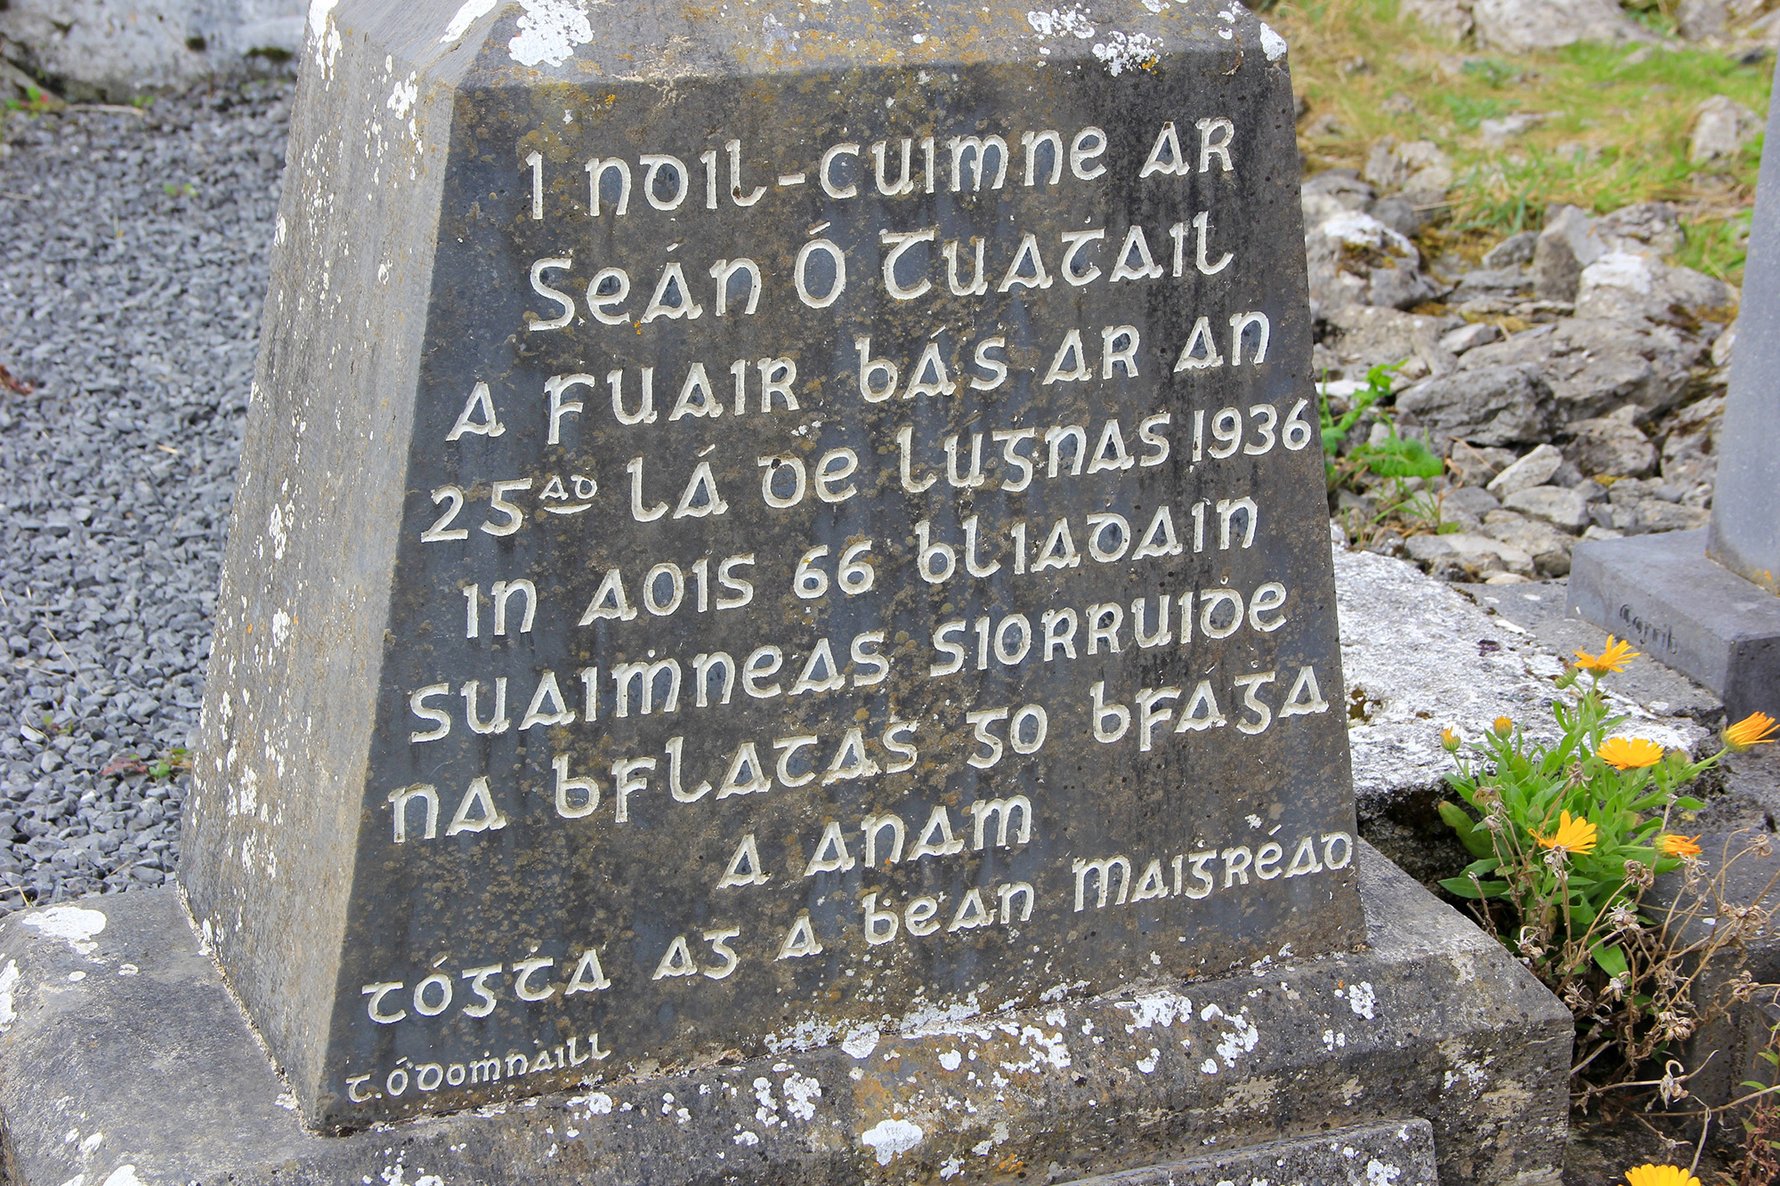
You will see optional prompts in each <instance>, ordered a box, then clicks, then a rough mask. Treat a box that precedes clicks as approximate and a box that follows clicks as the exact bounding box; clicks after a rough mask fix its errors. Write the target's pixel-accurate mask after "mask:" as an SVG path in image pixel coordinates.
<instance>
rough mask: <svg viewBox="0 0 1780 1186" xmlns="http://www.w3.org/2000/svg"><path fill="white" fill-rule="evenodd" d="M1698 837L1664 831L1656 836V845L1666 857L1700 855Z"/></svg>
mask: <svg viewBox="0 0 1780 1186" xmlns="http://www.w3.org/2000/svg"><path fill="white" fill-rule="evenodd" d="M1699 839H1700V838H1699V837H1698V836H1681V835H1678V834H1676V833H1674V832H1664V833H1663V834H1662V835H1661V836H1658V837H1657V838H1656V847H1657V851H1658V852H1660V853H1662V854H1663V855H1664V856H1666V857H1697V856H1699V855H1700V845H1699Z"/></svg>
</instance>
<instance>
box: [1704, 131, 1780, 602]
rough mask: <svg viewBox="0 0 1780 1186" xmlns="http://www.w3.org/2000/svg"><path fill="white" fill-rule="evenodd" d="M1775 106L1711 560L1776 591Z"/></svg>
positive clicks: (1721, 459) (1779, 148)
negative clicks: (1773, 443)
mask: <svg viewBox="0 0 1780 1186" xmlns="http://www.w3.org/2000/svg"><path fill="white" fill-rule="evenodd" d="M1777 121H1780V104H1771V105H1770V107H1769V111H1768V135H1767V140H1766V147H1764V148H1763V150H1762V160H1761V176H1760V179H1759V180H1758V182H1757V184H1756V189H1755V216H1754V219H1753V220H1752V222H1751V224H1750V232H1749V260H1748V263H1747V265H1746V266H1745V269H1744V273H1743V275H1744V286H1745V290H1746V292H1747V296H1748V299H1747V300H1745V301H1744V302H1743V308H1742V313H1741V316H1739V318H1738V320H1737V330H1738V332H1737V342H1736V351H1735V353H1734V355H1733V356H1732V360H1731V376H1730V391H1729V394H1728V397H1727V399H1726V402H1725V408H1724V429H1723V432H1722V434H1721V435H1720V437H1719V451H1718V470H1717V475H1716V477H1715V479H1714V480H1715V482H1716V484H1717V485H1716V494H1715V496H1714V499H1713V504H1712V534H1711V542H1710V544H1709V545H1708V547H1707V551H1708V552H1710V553H1711V555H1712V557H1713V559H1715V560H1716V561H1718V563H1720V564H1722V565H1724V566H1725V567H1726V568H1728V569H1730V570H1731V571H1732V572H1734V573H1737V574H1738V575H1739V576H1741V577H1742V578H1743V579H1744V580H1747V581H1753V582H1755V583H1756V584H1758V585H1760V586H1761V587H1763V588H1765V589H1767V590H1768V591H1769V592H1773V593H1780V487H1777V486H1776V484H1775V481H1774V469H1773V450H1772V449H1771V448H1769V447H1768V446H1769V445H1771V443H1772V441H1773V439H1774V426H1775V425H1776V424H1780V381H1777V380H1776V375H1780V366H1777V364H1780V340H1777V339H1780V333H1777V332H1776V331H1780V308H1777V307H1776V306H1777V305H1780V134H1777V133H1776V129H1777V128H1780V122H1777Z"/></svg>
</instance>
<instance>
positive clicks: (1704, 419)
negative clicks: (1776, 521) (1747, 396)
mask: <svg viewBox="0 0 1780 1186" xmlns="http://www.w3.org/2000/svg"><path fill="white" fill-rule="evenodd" d="M1724 400H1725V397H1724V396H1723V395H1722V394H1718V395H1709V396H1707V397H1706V398H1705V399H1702V400H1699V401H1698V402H1696V403H1692V404H1689V405H1688V406H1687V407H1685V408H1682V409H1681V410H1680V411H1679V412H1677V413H1675V415H1674V416H1673V417H1671V418H1670V420H1669V425H1668V428H1669V432H1668V435H1667V436H1665V437H1664V438H1663V455H1662V478H1663V481H1664V482H1666V483H1668V484H1669V485H1672V486H1675V487H1676V488H1678V489H1680V490H1681V491H1682V492H1683V494H1682V497H1683V499H1684V500H1685V501H1688V502H1692V503H1695V504H1696V505H1699V504H1700V503H1701V502H1702V500H1703V499H1704V498H1705V497H1706V496H1708V495H1710V493H1711V490H1712V479H1713V475H1714V474H1715V473H1716V472H1717V470H1718V434H1719V427H1720V425H1722V424H1723V422H1724Z"/></svg>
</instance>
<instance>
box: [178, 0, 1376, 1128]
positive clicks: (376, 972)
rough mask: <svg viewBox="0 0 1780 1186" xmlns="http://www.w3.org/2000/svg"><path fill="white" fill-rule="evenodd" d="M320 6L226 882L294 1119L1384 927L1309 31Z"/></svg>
mask: <svg viewBox="0 0 1780 1186" xmlns="http://www.w3.org/2000/svg"><path fill="white" fill-rule="evenodd" d="M317 11H318V14H319V15H318V18H317V19H318V24H319V29H320V31H319V32H318V33H317V34H316V36H315V37H314V38H313V39H312V41H311V44H310V47H309V50H308V54H307V58H306V61H305V63H304V71H305V74H304V82H303V88H304V89H303V97H302V99H301V101H300V102H299V104H298V111H297V113H296V117H295V122H294V128H293V149H292V155H291V168H290V171H289V183H288V188H287V192H286V197H285V202H284V205H283V207H282V209H281V215H280V223H279V227H280V230H279V236H278V237H279V249H278V253H277V254H276V256H275V259H274V265H273V272H274V282H273V291H272V294H271V297H270V299H269V302H268V309H269V318H268V323H267V327H266V332H265V333H264V334H263V336H262V341H263V343H264V346H263V353H262V361H261V368H260V372H259V377H258V380H257V383H256V395H255V398H254V404H253V409H252V413H251V417H250V423H249V427H248V436H247V444H246V447H245V459H244V462H243V469H242V486H241V490H240V493H239V495H238V497H237V499H236V503H235V511H234V514H235V518H234V526H233V528H232V532H231V537H230V538H231V551H230V555H229V558H228V560H227V569H226V571H227V574H228V575H227V576H226V578H225V588H224V592H223V594H222V595H221V597H220V599H219V612H218V622H217V643H216V649H215V653H214V657H213V668H212V677H211V680H210V683H209V696H210V699H209V703H208V706H207V711H206V716H205V725H204V730H203V735H202V738H201V741H200V743H199V745H198V746H197V747H196V750H197V753H198V759H197V762H196V766H197V769H196V770H195V772H194V787H193V791H192V795H191V798H190V799H189V801H188V805H187V812H186V828H187V830H186V833H185V839H184V842H183V858H184V861H185V864H184V865H183V867H182V870H181V876H182V880H183V881H184V883H185V885H186V887H187V889H188V890H189V893H190V899H191V903H192V906H193V910H194V913H195V915H196V916H197V917H198V918H199V919H200V920H201V922H202V923H203V925H204V926H205V927H206V928H207V933H208V935H209V936H210V938H211V941H212V942H213V943H214V945H215V948H216V951H217V957H218V959H219V960H220V962H221V964H222V966H223V967H224V968H225V970H226V972H227V974H228V976H229V977H230V980H231V983H232V984H233V985H234V987H235V988H236V989H237V990H238V992H239V993H240V996H241V998H242V1000H243V1001H244V1003H245V1004H246V1007H247V1009H248V1011H249V1014H250V1016H251V1017H252V1018H253V1019H254V1021H255V1022H256V1024H257V1025H258V1026H259V1028H260V1030H261V1031H262V1032H263V1033H264V1035H265V1037H266V1040H267V1043H268V1045H269V1046H270V1047H271V1049H272V1051H273V1052H274V1054H275V1055H276V1057H277V1058H278V1059H279V1060H280V1062H281V1063H282V1065H283V1066H284V1068H285V1070H286V1072H287V1073H288V1075H289V1077H290V1081H291V1084H292V1089H293V1092H294V1094H295V1095H296V1097H297V1101H298V1104H299V1107H300V1108H301V1110H302V1113H303V1115H304V1117H305V1118H306V1119H307V1120H309V1121H310V1122H311V1123H313V1124H316V1125H318V1126H322V1127H328V1128H351V1127H356V1126H359V1125H363V1124H365V1123H368V1122H371V1121H374V1120H382V1119H393V1118H399V1117H402V1116H405V1115H410V1114H413V1113H416V1112H420V1111H434V1110H445V1109H453V1108H461V1107H467V1106H473V1105H480V1104H484V1103H487V1102H489V1101H491V1100H496V1099H503V1098H508V1097H512V1096H518V1095H526V1094H533V1093H536V1092H539V1091H544V1090H549V1089H555V1088H562V1087H565V1086H567V1085H570V1084H573V1083H577V1082H579V1081H581V1080H582V1079H583V1078H585V1077H586V1076H588V1075H590V1074H592V1075H598V1076H601V1077H603V1078H605V1079H608V1080H610V1079H617V1078H622V1077H624V1076H626V1075H640V1074H647V1073H650V1072H651V1071H652V1070H654V1069H657V1068H659V1067H661V1066H664V1065H668V1066H688V1065H704V1064H708V1063H710V1062H712V1061H715V1060H719V1059H725V1058H733V1057H735V1052H738V1051H739V1052H740V1054H741V1055H742V1056H744V1057H753V1056H755V1055H758V1054H760V1053H761V1052H762V1051H768V1050H772V1049H782V1048H784V1047H785V1046H787V1045H789V1044H795V1043H796V1042H798V1041H800V1040H803V1039H804V1038H806V1037H807V1036H809V1035H811V1034H813V1033H818V1032H820V1033H838V1032H844V1030H845V1029H847V1028H848V1027H856V1026H873V1025H879V1026H883V1025H889V1026H892V1027H894V1026H896V1025H900V1024H902V1023H903V1022H904V1021H908V1020H909V1019H917V1020H918V1019H921V1018H929V1017H933V1016H937V1015H951V1016H964V1015H976V1014H978V1013H983V1012H987V1011H991V1010H994V1009H997V1008H1000V1007H1003V1006H1020V1005H1029V1004H1031V1003H1032V1002H1034V1001H1035V1000H1037V999H1038V998H1039V997H1040V996H1041V995H1044V994H1051V995H1056V994H1064V995H1070V994H1078V995H1080V994H1089V993H1094V992H1101V991H1107V990H1110V989H1112V988H1115V987H1117V986H1119V985H1121V984H1124V983H1127V982H1129V981H1131V980H1134V979H1137V978H1151V977H1173V978H1175V979H1179V978H1183V977H1191V976H1199V975H1210V974H1213V973H1215V972H1218V971H1221V970H1223V969H1226V968H1229V967H1231V966H1234V965H1237V964H1245V963H1247V962H1250V961H1253V960H1255V959H1259V958H1262V957H1263V956H1266V955H1269V954H1271V953H1277V952H1279V951H1280V950H1282V949H1283V948H1285V947H1287V946H1289V947H1290V948H1291V950H1292V951H1294V952H1295V953H1298V954H1299V955H1308V954H1311V953H1314V952H1319V951H1327V950H1331V949H1344V948H1348V947H1351V946H1352V945H1353V944H1355V943H1357V942H1358V941H1359V939H1360V932H1359V925H1358V924H1359V916H1358V901H1357V897H1356V895H1355V891H1354V888H1353V873H1352V870H1351V867H1347V866H1344V864H1343V863H1342V862H1341V861H1339V860H1338V859H1337V857H1338V854H1339V852H1340V851H1341V847H1340V846H1341V845H1342V844H1344V843H1348V842H1349V838H1350V837H1351V832H1352V818H1353V817H1352V803H1351V798H1350V796H1349V794H1348V792H1347V790H1346V786H1347V778H1346V772H1345V761H1346V750H1345V731H1344V728H1343V721H1342V718H1341V713H1340V712H1339V710H1338V709H1335V710H1333V711H1332V710H1331V706H1330V704H1329V701H1328V699H1327V697H1326V695H1325V692H1330V693H1332V692H1333V690H1334V689H1335V688H1337V687H1339V685H1340V675H1339V668H1338V666H1337V658H1336V656H1337V643H1336V635H1335V623H1334V618H1333V614H1332V612H1331V611H1332V597H1333V589H1332V584H1331V578H1330V575H1329V559H1328V553H1327V551H1326V547H1325V542H1324V536H1323V533H1324V531H1325V524H1326V518H1325V507H1324V502H1323V498H1324V495H1323V481H1322V474H1321V454H1320V450H1319V449H1318V448H1317V434H1316V431H1315V408H1314V404H1313V402H1312V400H1311V398H1310V391H1311V376H1310V374H1309V365H1308V364H1309V353H1310V324H1309V319H1308V316H1307V312H1306V300H1305V288H1304V284H1303V278H1302V275H1301V274H1300V273H1299V272H1298V267H1299V261H1300V260H1301V258H1302V257H1301V256H1300V255H1299V253H1298V251H1297V250H1296V248H1297V245H1298V244H1299V243H1300V242H1301V239H1302V233H1301V226H1300V223H1299V215H1298V200H1297V193H1296V188H1295V176H1296V174H1295V169H1296V160H1297V157H1296V146H1295V143H1294V138H1293V129H1292V102H1291V96H1290V86H1289V79H1288V77H1287V74H1286V70H1285V62H1284V45H1283V43H1281V42H1280V41H1279V39H1278V38H1277V37H1276V36H1274V35H1273V34H1272V33H1271V32H1270V31H1269V30H1266V29H1265V28H1264V26H1262V25H1260V24H1259V23H1258V22H1256V21H1254V19H1253V18H1252V17H1250V16H1248V15H1246V14H1244V13H1241V12H1239V11H1237V10H1234V9H1227V8H1224V7H1220V6H1219V5H1216V4H1212V3H1193V4H1188V5H1184V6H1183V5H1173V6H1169V7H1166V8H1164V9H1162V11H1160V12H1153V11H1151V9H1150V7H1148V6H1146V5H1144V4H1140V3H1135V2H1133V3H1129V4H1123V5H1118V6H1114V7H1112V8H1106V9H1097V10H1096V12H1095V15H1094V17H1093V28H1092V29H1091V30H1085V27H1084V26H1083V25H1082V24H1081V23H1080V22H1081V21H1085V20H1087V18H1086V17H1082V16H1080V14H1077V16H1076V17H1073V18H1067V19H1066V18H1064V17H1060V16H1055V14H1050V15H1047V14H1043V13H1036V12H1032V11H1031V10H1029V9H1027V8H1023V7H1013V6H1006V5H1000V6H992V7H991V9H990V10H988V11H985V10H983V9H982V8H981V7H979V6H959V5H949V4H946V5H934V6H928V7H927V8H924V9H922V10H921V12H920V13H919V14H916V15H913V16H911V15H909V14H908V13H906V12H903V11H901V10H891V9H883V8H873V7H870V6H863V5H835V6H831V7H830V8H826V9H823V10H822V11H821V12H816V11H814V10H812V11H811V12H810V13H809V14H808V20H807V21H803V20H800V21H799V22H798V24H797V27H796V32H795V33H787V32H786V31H785V29H784V28H783V27H781V26H779V25H777V24H775V23H772V22H768V23H767V24H765V25H762V23H761V22H760V21H759V20H757V19H756V18H755V17H754V16H752V15H748V14H746V13H744V12H743V11H742V10H734V11H731V10H723V11H722V12H720V13H713V12H709V11H706V10H699V12H698V13H697V14H696V16H694V15H693V14H690V13H683V12H681V11H680V10H679V9H675V8H670V9H658V8H649V9H646V10H644V9H639V10H620V9H616V8H601V9H598V10H596V11H595V12H594V15H593V17H591V18H588V21H587V23H579V18H577V20H570V21H567V22H566V23H564V24H562V25H561V26H560V27H557V26H552V27H551V28H549V29H546V28H543V27H542V26H540V25H539V24H538V23H537V21H536V14H535V13H533V12H532V6H530V5H526V4H520V3H517V2H510V3H497V4H493V5H487V6H475V5H473V6H469V7H465V6H462V5H460V4H458V3H456V2H455V0H434V2H432V3H428V4H424V5H411V4H396V3H394V2H393V0H388V2H367V3H363V4H358V5H342V6H341V7H339V8H332V9H329V8H326V7H325V6H318V9H317ZM595 20H597V22H598V23H597V29H596V24H595V23H594V22H595ZM1084 31H1086V33H1087V35H1085V36H1081V35H1078V34H1082V33H1084ZM643 46H647V47H661V48H651V49H649V50H647V51H646V52H644V51H639V50H638V49H637V48H636V47H643ZM1183 138H1184V139H1183ZM904 160H906V161H908V162H909V164H908V169H909V170H912V177H911V178H910V179H908V180H907V181H906V183H905V182H904V180H903V179H902V177H903V166H902V164H901V162H902V161H904ZM590 161H592V162H593V164H592V166H591V167H589V162H590ZM1000 166H1005V174H1004V173H1003V170H1002V168H1001V167H1000ZM1028 179H1030V180H1031V184H1027V180H1028ZM1084 228H1085V229H1084ZM1094 228H1102V229H1103V230H1104V234H1103V235H1102V234H1101V233H1100V232H1099V231H1095V230H1094ZM1133 228H1135V229H1133ZM1170 228H1172V229H1170ZM948 248H950V250H948ZM1078 251H1079V254H1078ZM979 252H980V253H981V258H982V259H983V261H984V262H983V263H982V265H981V267H980V268H979V267H978V266H977V265H976V264H975V262H974V261H975V259H976V258H977V256H978V253H979ZM843 278H844V284H843ZM756 300H758V305H756ZM360 327H368V328H367V329H366V330H364V331H362V332H361V329H360ZM321 343H325V344H326V345H325V347H324V346H322V345H318V344H321ZM651 400H653V404H652V405H651V403H650V401H651ZM995 434H1000V435H999V436H997V435H995ZM979 450H980V452H979ZM1183 597H1184V598H1186V599H1187V600H1185V601H1183V600H1182V598H1183ZM1163 612H1168V613H1170V615H1171V620H1170V622H1168V623H1166V624H1165V623H1164V622H1163V621H1162V619H1161V614H1162V613H1163ZM1047 623H1048V625H1047ZM1071 623H1073V626H1072V625H1071ZM1072 630H1073V632H1074V633H1073V636H1072V637H1071V638H1068V639H1066V638H1064V635H1065V634H1069V633H1070V631H1072ZM1047 631H1048V632H1049V636H1050V637H1049V639H1048V641H1047V639H1046V637H1045V635H1046V632H1047ZM1094 632H1097V633H1094ZM1139 633H1141V634H1142V635H1143V638H1142V639H1141V640H1140V639H1139V638H1138V634H1139ZM1004 714H1005V715H1004ZM1257 829H1260V830H1259V831H1257ZM1157 846H1161V847H1157ZM1324 846H1330V847H1324ZM1275 848H1278V849H1279V850H1280V851H1279V852H1278V853H1277V854H1276V853H1275V852H1274V849H1275ZM1152 849H1154V851H1153V852H1152V851H1151V850H1152ZM1212 851H1215V852H1217V853H1218V854H1223V853H1226V852H1228V853H1230V854H1231V859H1244V858H1246V859H1247V860H1248V861H1249V862H1251V868H1252V870H1253V874H1252V876H1253V878H1254V879H1253V881H1252V882H1247V883H1244V882H1242V881H1241V880H1240V879H1239V878H1238V877H1237V876H1236V874H1234V873H1232V874H1231V875H1230V888H1231V889H1235V888H1236V887H1238V886H1242V887H1243V888H1242V889H1240V891H1238V892H1230V893H1225V892H1223V891H1222V890H1219V891H1218V892H1216V893H1211V892H1210V891H1207V892H1205V893H1199V892H1198V891H1199V888H1200V886H1201V884H1202V883H1203V884H1212V882H1210V881H1206V880H1205V879H1204V878H1200V877H1198V876H1197V875H1196V874H1193V873H1191V872H1189V870H1190V869H1191V868H1192V865H1191V860H1192V859H1197V858H1195V857H1194V854H1195V853H1200V852H1212ZM1330 854H1334V855H1330ZM1176 856H1179V857H1180V861H1179V862H1176V861H1175V857H1176ZM1325 857H1326V858H1327V859H1325ZM1276 858H1277V859H1276ZM1219 859H1220V860H1222V857H1221V855H1220V857H1219ZM1176 863H1179V864H1180V865H1181V867H1182V877H1181V879H1180V881H1179V882H1178V884H1177V883H1176V882H1175V880H1174V879H1173V874H1172V869H1173V867H1174V865H1175V864H1176ZM1217 872H1218V871H1217V870H1211V871H1208V872H1207V873H1206V874H1205V877H1206V878H1214V875H1216V874H1217ZM1219 884H1221V883H1219ZM514 1060H518V1061H520V1062H525V1063H526V1072H525V1074H524V1075H518V1074H512V1073H504V1074H503V1076H502V1078H501V1079H500V1081H499V1082H492V1081H491V1080H490V1077H489V1076H488V1075H482V1076H480V1077H479V1078H472V1079H466V1078H465V1077H464V1074H459V1075H458V1077H457V1078H456V1079H453V1078H451V1077H449V1075H447V1077H446V1078H444V1079H443V1080H442V1081H441V1082H436V1083H434V1084H433V1086H432V1088H431V1089H430V1090H427V1089H422V1088H420V1087H419V1085H418V1080H417V1079H416V1080H414V1082H413V1083H411V1084H409V1087H410V1088H411V1089H410V1090H404V1091H397V1090H396V1089H395V1088H394V1087H393V1086H392V1085H391V1084H392V1080H391V1078H390V1076H391V1075H392V1073H393V1072H394V1071H396V1070H397V1069H400V1068H406V1067H417V1066H420V1065H432V1066H442V1067H446V1068H449V1067H460V1068H462V1067H475V1066H480V1065H483V1064H484V1063H485V1062H486V1063H491V1064H494V1065H499V1066H504V1067H510V1066H513V1065H516V1064H515V1061H514Z"/></svg>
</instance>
